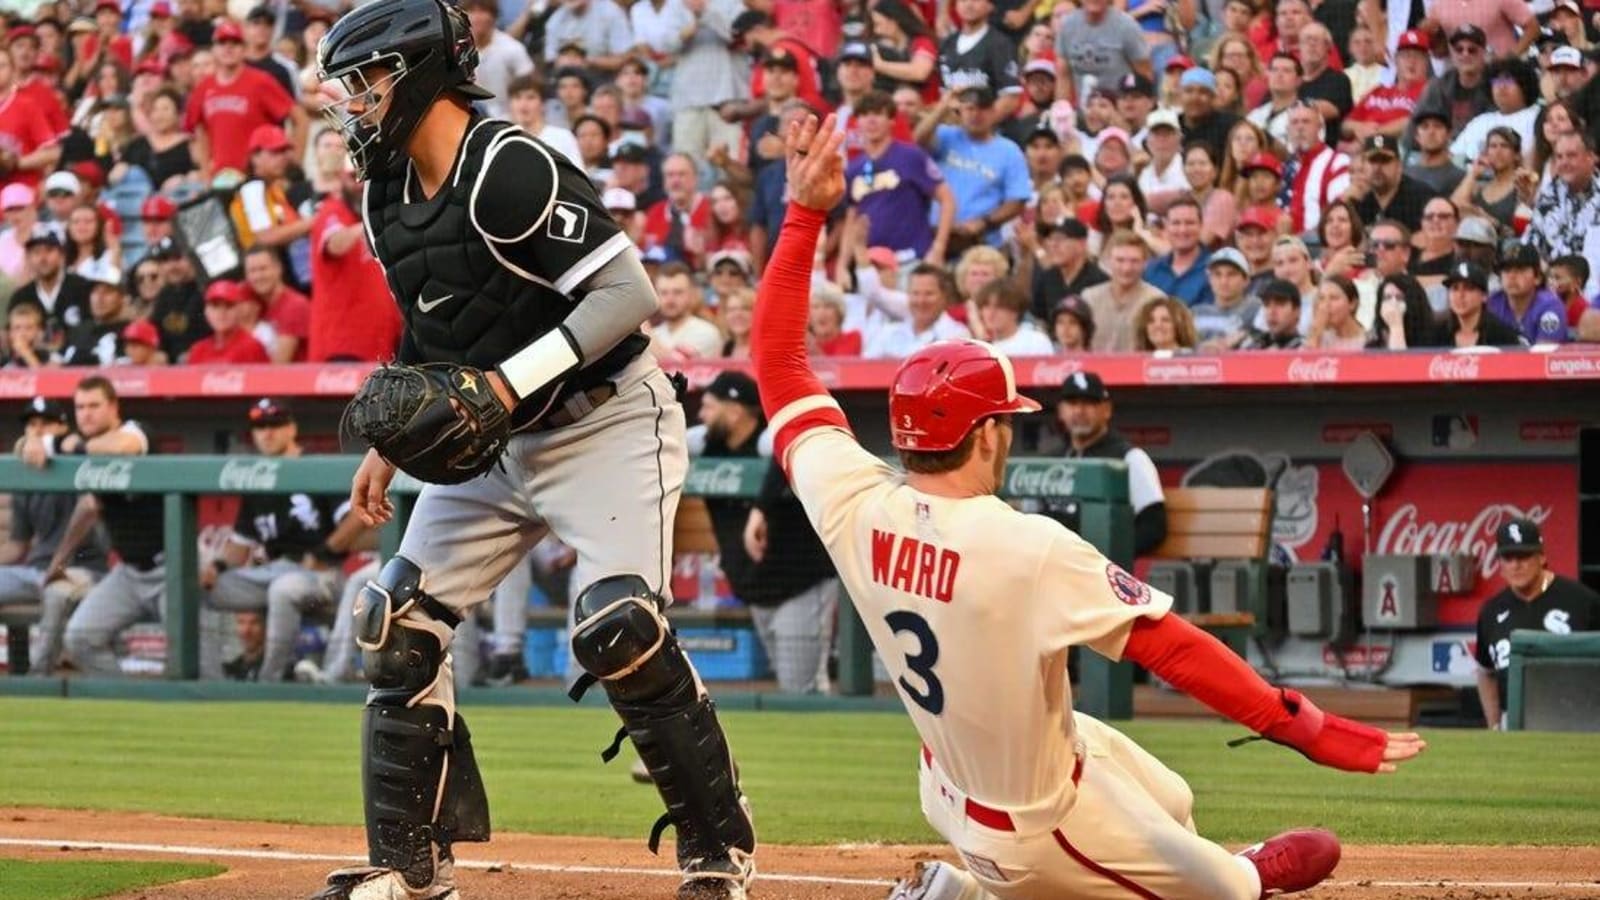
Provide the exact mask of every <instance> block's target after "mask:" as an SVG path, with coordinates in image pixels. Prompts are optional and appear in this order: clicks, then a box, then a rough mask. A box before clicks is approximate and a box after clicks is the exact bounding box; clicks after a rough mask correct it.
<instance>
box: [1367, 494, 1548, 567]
mask: <svg viewBox="0 0 1600 900" xmlns="http://www.w3.org/2000/svg"><path fill="white" fill-rule="evenodd" d="M1550 512H1551V509H1550V507H1548V506H1543V505H1540V504H1534V505H1533V506H1529V507H1528V508H1526V509H1524V508H1522V507H1520V506H1516V505H1514V504H1511V503H1492V504H1490V505H1488V506H1485V507H1484V508H1483V509H1481V510H1479V511H1478V513H1477V515H1475V516H1473V517H1472V519H1471V520H1470V521H1466V522H1463V521H1460V520H1459V519H1458V520H1454V521H1451V520H1445V521H1439V522H1435V521H1431V520H1428V519H1426V518H1424V517H1423V516H1422V514H1421V512H1420V511H1418V509H1417V505H1416V504H1415V503H1407V504H1405V505H1403V506H1401V507H1400V508H1399V509H1396V510H1395V511H1394V513H1393V514H1391V515H1390V516H1389V519H1388V521H1386V522H1384V523H1383V529H1382V530H1381V531H1380V532H1379V533H1378V544H1377V547H1376V550H1375V552H1376V553H1379V554H1386V555H1400V556H1435V555H1442V556H1448V555H1451V554H1456V553H1460V554H1464V555H1466V556H1470V557H1472V559H1473V560H1474V561H1475V563H1476V565H1477V567H1478V574H1479V577H1481V578H1488V577H1490V576H1492V575H1493V574H1494V572H1495V551H1494V533H1495V531H1497V530H1498V529H1499V528H1500V526H1501V525H1503V524H1505V523H1506V522H1507V521H1509V520H1511V519H1532V520H1533V521H1535V522H1537V523H1539V524H1541V525H1542V524H1544V522H1545V520H1546V519H1548V518H1550Z"/></svg>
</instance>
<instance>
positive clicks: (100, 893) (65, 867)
mask: <svg viewBox="0 0 1600 900" xmlns="http://www.w3.org/2000/svg"><path fill="white" fill-rule="evenodd" d="M222 871H223V867H222V866H213V865H205V864H198V865H197V864H195V863H170V862H103V861H91V860H67V859H64V860H50V861H47V862H35V861H32V860H24V859H0V900H88V898H90V897H105V896H109V895H111V894H115V893H118V892H120V891H126V890H131V889H133V888H141V887H151V886H153V885H157V884H170V883H171V882H174V881H183V880H185V879H189V878H209V877H211V876H212V875H217V874H219V873H221V872H222Z"/></svg>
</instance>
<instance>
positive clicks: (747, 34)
mask: <svg viewBox="0 0 1600 900" xmlns="http://www.w3.org/2000/svg"><path fill="white" fill-rule="evenodd" d="M732 29H733V39H734V40H735V41H736V42H742V44H738V46H742V47H743V48H744V50H745V51H746V52H748V53H749V54H750V55H751V56H752V57H757V58H758V60H761V61H764V60H765V59H766V58H768V57H772V56H777V57H782V58H785V59H790V60H793V61H794V64H793V66H791V67H790V71H792V72H794V73H795V75H796V76H797V80H796V83H795V96H798V97H799V98H800V99H801V100H804V101H805V102H806V103H808V104H810V106H811V108H812V109H814V110H816V111H817V115H823V114H824V113H826V112H827V111H828V110H830V109H832V108H833V107H832V106H831V105H830V104H829V103H828V101H827V100H826V99H824V98H823V96H822V76H821V75H819V74H818V72H817V57H816V54H814V53H812V52H811V48H810V47H807V46H806V45H805V44H804V43H803V42H801V41H799V40H796V39H795V38H793V37H791V36H789V34H788V33H787V32H785V31H783V30H782V29H780V28H775V27H773V24H772V18H771V17H770V16H768V15H767V14H766V13H762V12H757V11H756V10H753V9H747V10H745V11H744V12H742V13H740V14H739V17H738V18H736V19H734V20H733V26H732ZM751 69H753V71H752V72H751V73H750V96H751V97H754V98H756V101H755V104H756V107H755V108H756V111H758V112H759V111H760V110H761V109H763V108H765V107H766V104H764V103H761V100H760V98H762V97H764V96H766V84H767V67H766V66H765V65H763V64H762V62H760V61H758V62H756V63H755V64H754V65H752V66H751ZM785 99H787V98H785ZM730 102H733V103H738V102H739V101H730Z"/></svg>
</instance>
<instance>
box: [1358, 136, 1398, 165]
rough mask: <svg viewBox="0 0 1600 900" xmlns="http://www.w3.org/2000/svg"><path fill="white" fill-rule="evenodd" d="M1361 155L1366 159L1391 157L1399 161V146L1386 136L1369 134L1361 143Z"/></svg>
mask: <svg viewBox="0 0 1600 900" xmlns="http://www.w3.org/2000/svg"><path fill="white" fill-rule="evenodd" d="M1361 153H1362V155H1363V156H1368V157H1372V156H1392V157H1395V158H1396V159H1399V158H1400V146H1399V144H1398V143H1397V142H1396V141H1395V139H1394V138H1392V137H1390V136H1388V135H1387V134H1369V135H1367V139H1366V140H1364V141H1362V142H1361Z"/></svg>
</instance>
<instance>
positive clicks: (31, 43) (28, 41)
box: [9, 25, 72, 134]
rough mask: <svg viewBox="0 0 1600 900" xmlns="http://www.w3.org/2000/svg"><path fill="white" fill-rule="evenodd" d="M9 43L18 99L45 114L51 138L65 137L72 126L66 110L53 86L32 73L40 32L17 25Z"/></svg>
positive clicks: (43, 77)
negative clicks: (29, 102)
mask: <svg viewBox="0 0 1600 900" xmlns="http://www.w3.org/2000/svg"><path fill="white" fill-rule="evenodd" d="M9 39H10V44H9V47H10V50H11V63H12V65H13V66H14V67H15V69H16V73H15V75H14V76H13V77H14V78H15V80H16V83H17V94H18V96H24V97H27V98H28V99H29V100H31V101H33V105H34V106H35V107H37V108H38V110H39V111H40V112H42V113H43V114H44V116H45V124H46V125H48V126H49V128H50V131H51V133H52V134H66V133H67V130H68V129H70V128H71V127H72V122H71V120H69V119H68V118H67V106H66V104H65V103H63V102H62V100H61V95H60V94H59V93H58V92H57V89H56V83H55V81H54V80H52V79H51V78H49V77H47V76H46V75H45V74H44V73H42V72H37V71H35V67H36V66H37V65H38V62H39V32H38V31H37V30H36V29H35V28H34V26H32V25H17V26H14V27H13V28H12V29H11V31H10V32H9Z"/></svg>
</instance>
